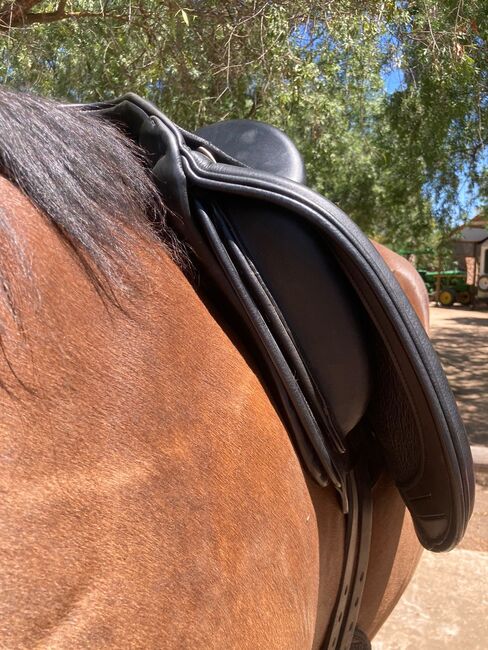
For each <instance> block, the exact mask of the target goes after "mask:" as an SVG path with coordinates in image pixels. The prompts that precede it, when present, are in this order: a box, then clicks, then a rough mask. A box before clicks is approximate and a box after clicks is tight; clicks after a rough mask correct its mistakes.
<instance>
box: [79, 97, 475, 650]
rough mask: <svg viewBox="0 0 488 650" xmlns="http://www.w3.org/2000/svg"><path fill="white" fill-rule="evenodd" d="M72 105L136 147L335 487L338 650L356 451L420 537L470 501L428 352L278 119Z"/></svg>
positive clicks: (362, 514) (144, 106) (333, 632)
mask: <svg viewBox="0 0 488 650" xmlns="http://www.w3.org/2000/svg"><path fill="white" fill-rule="evenodd" d="M85 108H86V110H93V111H96V112H98V113H99V114H101V115H103V116H105V117H106V118H108V119H111V120H113V121H114V122H116V123H118V124H120V125H121V126H122V127H123V128H124V129H125V130H126V132H128V133H129V134H130V135H131V137H132V138H133V139H134V140H135V141H136V142H138V143H139V144H140V145H141V146H142V147H143V149H144V150H145V151H146V152H147V160H148V165H149V166H150V167H151V169H152V172H153V175H154V178H155V180H156V183H157V185H158V187H159V189H160V191H161V193H162V196H163V198H164V200H165V202H166V203H167V205H168V207H169V208H170V210H171V211H172V213H170V214H169V215H168V216H167V219H168V220H169V222H170V225H171V226H172V227H173V228H174V229H175V230H176V231H177V233H178V234H179V236H180V237H181V238H182V239H183V240H184V241H185V242H186V243H187V244H188V246H189V247H190V249H191V250H192V251H193V254H194V258H195V263H196V266H197V268H198V270H199V273H200V288H201V290H202V291H204V292H205V295H206V297H207V299H210V300H211V301H213V304H215V305H217V306H218V313H219V314H220V315H221V317H222V318H224V319H225V321H226V323H227V324H228V325H229V324H230V327H232V328H234V329H235V330H236V331H237V332H238V333H239V336H240V337H241V340H242V341H244V345H245V347H246V350H248V351H249V353H250V354H252V356H253V358H254V359H255V360H256V363H257V364H258V367H259V370H260V372H261V374H262V377H263V381H264V383H265V385H266V386H267V388H268V390H269V392H270V394H271V396H272V398H273V400H274V401H275V403H276V405H277V408H278V409H279V411H280V413H281V415H282V417H283V419H284V421H285V423H286V425H287V427H288V430H289V431H290V432H291V434H292V437H293V439H294V441H295V444H296V446H297V447H298V449H299V451H300V454H301V457H302V460H303V462H304V463H305V465H306V466H307V467H308V469H309V471H310V472H311V474H312V475H313V476H314V478H315V479H316V480H317V481H318V482H319V483H320V484H322V485H325V484H327V483H328V482H331V483H333V485H334V486H335V487H336V489H337V491H338V493H339V494H340V496H341V500H342V505H343V509H344V512H345V513H347V514H346V517H347V526H346V547H347V548H346V553H345V563H344V566H343V575H342V584H341V590H340V593H339V595H338V598H337V602H336V608H335V614H334V619H333V621H332V622H331V624H330V626H329V630H328V634H327V639H326V643H325V646H324V647H326V648H329V649H332V648H348V647H349V645H350V643H351V638H352V634H353V632H354V625H355V622H356V620H357V614H358V609H359V602H360V597H361V594H362V588H363V585H364V576H365V571H366V567H367V560H368V556H369V538H370V530H371V505H370V479H369V478H368V476H367V470H368V462H367V458H368V454H369V451H370V449H371V448H373V447H374V448H375V449H376V448H379V449H381V452H382V454H383V456H384V458H385V460H386V464H387V467H388V469H389V471H390V473H391V475H392V476H393V478H394V479H395V481H396V484H397V486H398V489H399V491H400V493H401V494H402V497H403V499H404V501H405V503H406V505H407V507H408V509H409V511H410V513H411V515H412V518H413V521H414V524H415V528H416V531H417V534H418V537H419V540H420V541H421V543H422V544H423V545H424V546H425V547H426V548H428V549H430V550H433V551H445V550H449V549H450V548H452V547H453V546H455V545H456V544H457V543H458V542H459V541H460V539H461V538H462V536H463V534H464V531H465V529H466V526H467V523H468V520H469V517H470V515H471V512H472V508H473V500H474V476H473V468H472V458H471V453H470V448H469V444H468V441H467V437H466V434H465V430H464V427H463V424H462V422H461V420H460V417H459V414H458V411H457V408H456V404H455V401H454V398H453V396H452V393H451V391H450V389H449V386H448V383H447V380H446V377H445V375H444V372H443V370H442V368H441V366H440V363H439V361H438V358H437V355H436V354H435V352H434V350H433V348H432V345H431V343H430V341H429V339H428V337H427V335H426V333H425V331H424V329H423V327H422V325H421V324H420V322H419V320H418V318H417V316H416V314H415V312H414V310H413V308H412V306H411V305H410V303H409V302H408V300H407V299H406V297H405V295H404V293H403V291H402V290H401V289H400V287H399V285H398V283H397V281H396V280H395V278H394V277H393V275H392V273H391V272H390V271H389V269H388V268H387V267H386V265H385V263H384V262H383V260H382V258H381V257H380V255H379V254H378V253H377V251H376V250H375V248H374V247H373V245H372V244H371V243H370V241H369V240H368V239H367V238H366V236H365V235H364V234H363V233H362V232H361V231H360V229H359V228H358V227H357V226H356V225H355V224H354V223H353V222H352V221H351V220H350V219H349V218H348V217H347V216H346V215H345V214H344V213H343V212H342V211H341V210H339V209H338V208H337V207H336V206H334V205H333V204H332V203H330V202H329V201H328V200H327V199H325V198H323V197H322V196H320V195H318V194H316V193H315V192H313V191H312V190H310V189H308V188H307V187H305V186H304V185H303V182H304V178H305V176H304V170H303V164H302V163H301V158H300V155H299V154H298V152H297V150H296V148H295V147H294V145H293V144H292V143H291V141H290V140H289V139H288V138H287V137H286V136H285V135H284V134H283V133H282V132H281V131H278V130H277V129H274V128H273V127H270V126H267V125H262V124H260V123H257V122H246V121H242V120H237V121H235V122H230V123H222V124H218V125H213V126H210V127H205V128H203V129H201V130H200V132H199V134H192V133H189V132H187V131H185V130H183V129H181V128H179V127H178V126H176V125H175V124H173V123H172V122H171V121H170V120H169V119H168V118H167V117H165V116H164V115H163V114H162V113H160V112H159V111H158V110H157V109H156V108H155V107H154V106H153V105H152V104H150V103H149V102H147V101H145V100H143V99H141V98H139V97H137V96H136V95H133V94H128V95H125V96H124V97H121V98H120V99H117V100H114V101H111V102H106V103H100V104H92V105H87V106H86V107H85ZM224 151H226V153H224ZM238 159H239V160H238Z"/></svg>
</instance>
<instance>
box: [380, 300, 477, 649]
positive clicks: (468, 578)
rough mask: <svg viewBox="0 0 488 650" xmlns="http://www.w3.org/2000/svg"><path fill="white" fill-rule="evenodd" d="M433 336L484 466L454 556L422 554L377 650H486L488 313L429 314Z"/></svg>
mask: <svg viewBox="0 0 488 650" xmlns="http://www.w3.org/2000/svg"><path fill="white" fill-rule="evenodd" d="M431 336H432V339H433V342H434V346H435V348H436V349H437V352H438V353H439V355H440V357H441V360H442V363H443V366H444V369H445V371H446V374H447V376H448V378H449V381H450V383H451V387H452V389H453V392H454V394H455V396H456V399H457V401H458V405H459V409H460V411H461V415H462V416H463V419H464V421H465V424H466V428H467V431H468V436H469V439H470V442H471V444H472V445H475V446H476V447H475V450H476V451H477V452H479V453H478V455H477V456H478V459H481V460H479V464H478V472H477V476H476V478H477V486H476V502H475V509H474V513H473V516H472V518H471V521H470V523H469V526H468V530H467V532H466V535H465V537H464V539H463V541H462V543H461V544H460V545H459V547H458V548H457V549H455V550H453V551H451V552H450V553H444V554H435V553H428V552H424V554H423V556H422V559H421V561H420V564H419V567H418V569H417V572H416V573H415V576H414V578H413V580H412V582H411V583H410V585H409V587H408V589H407V590H406V591H405V593H404V595H403V597H402V598H401V600H400V602H399V603H398V605H397V607H396V608H395V611H394V612H393V614H392V615H391V616H390V618H389V619H388V621H387V622H386V624H385V625H384V626H383V628H382V629H381V630H380V632H379V634H378V635H377V637H376V638H375V639H374V641H373V648H374V650H438V649H441V648H449V649H450V650H485V649H486V648H488V487H487V486H488V465H487V464H486V460H485V459H486V458H488V456H487V452H488V311H486V310H485V311H470V310H466V309H456V308H451V309H443V308H436V307H432V308H431Z"/></svg>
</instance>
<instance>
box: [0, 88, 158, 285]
mask: <svg viewBox="0 0 488 650" xmlns="http://www.w3.org/2000/svg"><path fill="white" fill-rule="evenodd" d="M0 174H1V175H3V176H5V177H6V178H8V179H9V180H10V181H12V182H13V183H14V184H15V185H17V186H18V187H19V188H20V189H21V190H22V192H23V193H24V194H25V195H26V196H27V197H28V198H29V199H30V200H31V201H32V203H33V204H34V205H35V206H36V207H37V208H39V210H40V211H41V212H43V213H44V214H45V215H46V216H47V217H48V218H49V219H50V221H51V222H52V223H53V224H54V226H55V227H56V228H57V229H58V231H59V233H60V235H61V237H63V239H64V240H65V241H66V243H67V244H68V245H69V246H70V247H71V248H72V249H73V251H74V252H75V253H76V254H77V256H78V258H79V259H80V261H81V262H82V264H83V266H84V267H85V269H86V270H87V271H88V273H89V274H90V277H91V278H92V279H93V280H94V281H95V282H96V283H97V285H98V286H97V289H100V288H101V287H104V288H103V292H104V293H107V291H106V287H107V285H109V286H110V287H112V288H113V286H114V285H115V286H117V285H120V281H121V277H122V276H123V275H124V272H125V271H126V270H127V266H128V264H130V262H131V261H132V258H131V251H132V250H133V237H134V233H138V234H142V235H145V236H146V237H148V238H150V239H152V240H154V241H155V240H156V238H157V235H156V232H155V226H156V229H157V228H159V230H160V232H159V233H158V234H165V232H166V231H165V229H164V225H162V221H161V219H162V217H163V216H164V206H163V205H162V202H161V200H160V198H159V195H158V193H157V190H156V188H155V186H154V184H153V183H152V181H151V178H150V176H149V174H148V172H147V170H146V167H145V165H144V163H143V161H142V156H141V152H140V151H139V150H138V149H137V147H136V146H135V145H134V144H133V143H131V142H130V141H129V140H128V138H127V137H126V136H124V135H123V134H122V133H120V132H119V131H118V130H117V129H116V128H115V127H114V126H112V125H111V124H109V123H108V121H106V120H103V119H102V118H100V117H98V116H97V115H96V114H93V113H92V112H88V111H82V110H81V109H77V108H74V107H69V108H68V107H66V106H63V105H62V104H59V103H57V102H54V101H52V100H49V99H45V98H41V97H37V96H34V95H31V94H25V93H19V92H15V91H12V90H7V89H5V88H0ZM0 233H1V236H2V237H10V238H11V239H12V240H13V235H14V234H13V232H12V228H11V226H10V225H9V219H8V218H6V216H5V214H3V212H2V210H1V208H0ZM168 240H169V241H170V238H169V239H168ZM21 254H22V251H19V255H21ZM107 281H108V282H107ZM111 292H112V289H111Z"/></svg>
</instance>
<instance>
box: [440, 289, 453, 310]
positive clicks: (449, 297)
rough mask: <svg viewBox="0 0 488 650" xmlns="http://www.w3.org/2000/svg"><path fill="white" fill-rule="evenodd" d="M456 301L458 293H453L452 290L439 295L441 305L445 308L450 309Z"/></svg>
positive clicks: (444, 290)
mask: <svg viewBox="0 0 488 650" xmlns="http://www.w3.org/2000/svg"><path fill="white" fill-rule="evenodd" d="M455 300H456V292H455V291H453V290H452V289H443V290H442V291H441V292H440V293H439V302H440V303H441V305H444V307H450V306H451V305H453V304H454V301H455Z"/></svg>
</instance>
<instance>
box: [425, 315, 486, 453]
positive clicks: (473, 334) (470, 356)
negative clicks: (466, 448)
mask: <svg viewBox="0 0 488 650" xmlns="http://www.w3.org/2000/svg"><path fill="white" fill-rule="evenodd" d="M430 313H431V338H432V342H433V344H434V347H435V349H436V350H437V352H438V354H439V356H440V358H441V361H442V365H443V366H444V370H445V371H446V374H447V377H448V379H449V383H450V385H451V388H452V390H453V392H454V395H455V397H456V400H457V402H458V405H459V410H460V412H461V415H462V418H463V420H464V423H465V425H466V429H467V432H468V436H469V440H470V442H471V444H478V445H488V392H487V388H488V312H485V311H467V310H455V309H442V308H435V307H434V308H432V309H431V312H430Z"/></svg>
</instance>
